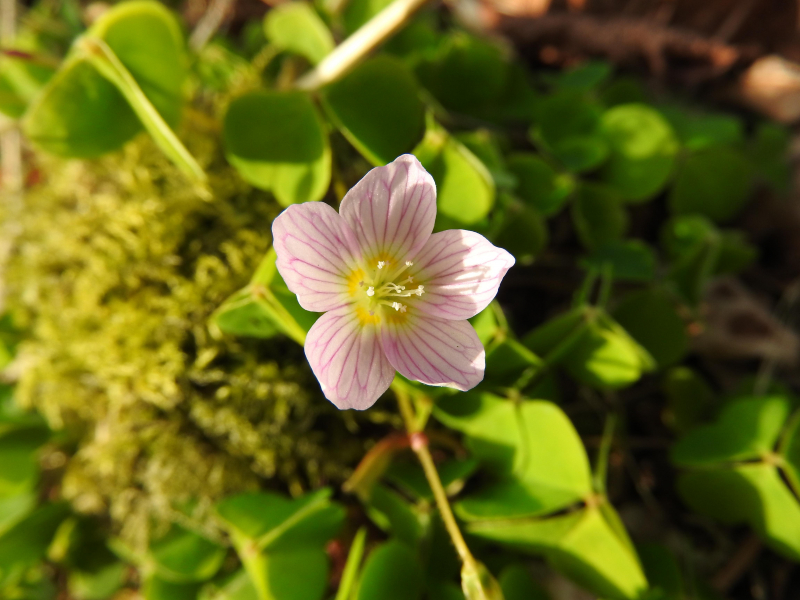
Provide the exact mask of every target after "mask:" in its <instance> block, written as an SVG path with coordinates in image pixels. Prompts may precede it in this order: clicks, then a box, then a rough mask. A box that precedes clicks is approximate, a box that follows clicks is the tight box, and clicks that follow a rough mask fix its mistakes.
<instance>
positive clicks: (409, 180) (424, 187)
mask: <svg viewBox="0 0 800 600" xmlns="http://www.w3.org/2000/svg"><path fill="white" fill-rule="evenodd" d="M339 214H341V215H342V217H343V218H344V219H345V221H347V223H348V224H349V225H350V227H351V228H352V229H353V232H354V233H355V234H356V237H357V238H358V243H359V246H360V247H361V249H362V251H363V253H364V255H365V256H364V258H365V259H366V260H367V261H369V262H371V261H373V260H388V261H406V260H411V259H413V258H414V256H416V254H417V252H419V251H420V249H422V247H423V246H424V245H425V242H427V241H428V238H429V237H430V235H431V232H432V231H433V222H434V221H435V220H436V184H435V183H434V182H433V177H431V176H430V174H429V173H428V172H427V171H426V170H425V169H424V168H423V167H422V165H421V164H420V163H419V161H418V160H417V159H416V158H415V157H414V156H412V155H410V154H404V155H403V156H400V157H398V158H397V159H395V160H394V161H393V162H391V163H389V164H388V165H386V166H385V167H377V168H375V169H372V170H371V171H370V172H369V173H367V174H366V175H365V176H364V178H363V179H362V180H361V181H359V182H358V183H357V184H356V185H355V186H353V188H352V189H351V190H350V191H349V192H347V195H346V196H345V197H344V199H343V200H342V205H341V206H340V207H339Z"/></svg>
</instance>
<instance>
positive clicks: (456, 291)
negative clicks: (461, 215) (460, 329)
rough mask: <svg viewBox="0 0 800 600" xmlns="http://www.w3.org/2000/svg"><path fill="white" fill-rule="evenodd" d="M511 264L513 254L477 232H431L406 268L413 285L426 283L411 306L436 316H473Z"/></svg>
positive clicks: (440, 317) (486, 304) (490, 297)
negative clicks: (423, 245) (410, 264)
mask: <svg viewBox="0 0 800 600" xmlns="http://www.w3.org/2000/svg"><path fill="white" fill-rule="evenodd" d="M512 266H514V257H513V256H511V254H509V253H508V252H506V251H505V250H503V249H502V248H498V247H497V246H495V245H494V244H492V243H491V242H490V241H489V240H487V239H486V238H485V237H483V236H482V235H480V234H479V233H475V232H474V231H465V230H462V229H451V230H448V231H441V232H439V233H434V234H433V235H432V236H431V237H430V239H429V240H428V243H427V244H425V247H424V248H423V249H422V250H421V251H420V253H419V255H418V256H417V258H416V260H415V261H414V266H413V267H412V268H411V269H410V271H409V272H410V273H411V274H412V275H413V277H414V283H415V284H423V285H424V286H425V293H424V294H422V296H421V297H420V298H419V299H416V298H415V299H414V309H415V310H417V309H418V310H420V311H422V312H424V313H426V314H428V315H430V316H432V317H437V318H439V319H448V320H456V321H458V320H462V319H469V318H470V317H474V316H475V315H476V314H478V313H479V312H481V311H482V310H483V309H484V308H486V307H487V306H488V305H489V303H490V302H491V301H492V300H493V299H494V297H495V295H497V288H498V287H499V286H500V282H501V281H502V280H503V277H504V276H505V274H506V272H507V271H508V270H509V269H510V268H511V267H512Z"/></svg>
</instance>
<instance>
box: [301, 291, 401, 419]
mask: <svg viewBox="0 0 800 600" xmlns="http://www.w3.org/2000/svg"><path fill="white" fill-rule="evenodd" d="M305 350H306V358H308V362H309V364H310V365H311V370H312V371H314V375H316V377H317V379H318V380H319V383H320V386H321V387H322V391H323V393H324V394H325V397H326V398H327V399H328V400H330V401H331V402H333V403H334V404H335V405H336V407H337V408H339V409H346V408H355V409H356V410H364V409H367V408H369V407H370V406H372V405H373V404H375V401H376V400H377V399H378V398H379V397H380V396H381V395H382V394H383V393H384V392H385V391H386V390H387V389H389V385H390V384H391V383H392V379H394V368H393V367H392V365H391V364H390V363H389V361H388V360H387V359H386V356H385V355H384V353H383V350H382V349H381V345H380V341H379V339H378V334H377V328H376V326H375V325H373V324H366V325H364V324H362V323H361V321H360V320H359V318H358V316H357V314H356V311H355V308H354V307H352V306H343V307H341V308H337V309H336V310H332V311H330V312H327V313H325V314H324V315H322V316H321V317H320V318H319V319H318V320H317V322H316V323H314V325H313V326H312V327H311V329H310V330H309V332H308V336H307V337H306V346H305Z"/></svg>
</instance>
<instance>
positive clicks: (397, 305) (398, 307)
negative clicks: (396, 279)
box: [392, 302, 406, 313]
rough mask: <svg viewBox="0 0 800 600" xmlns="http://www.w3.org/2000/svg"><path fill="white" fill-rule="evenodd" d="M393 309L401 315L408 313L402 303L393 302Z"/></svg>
mask: <svg viewBox="0 0 800 600" xmlns="http://www.w3.org/2000/svg"><path fill="white" fill-rule="evenodd" d="M392 308H393V309H395V310H396V311H397V312H401V313H404V312H406V305H405V304H401V303H400V302H392Z"/></svg>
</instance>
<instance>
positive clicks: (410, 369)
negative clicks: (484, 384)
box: [380, 313, 486, 391]
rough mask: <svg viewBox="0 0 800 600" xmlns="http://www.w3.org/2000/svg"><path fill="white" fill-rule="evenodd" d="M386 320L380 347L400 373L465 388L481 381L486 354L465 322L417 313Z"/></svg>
mask: <svg viewBox="0 0 800 600" xmlns="http://www.w3.org/2000/svg"><path fill="white" fill-rule="evenodd" d="M403 317H405V318H404V319H403V320H398V319H392V318H389V319H387V320H386V321H385V322H384V323H383V325H382V326H381V330H380V336H381V346H382V347H383V351H384V352H385V353H386V357H387V358H388V359H389V362H390V363H392V366H393V367H394V368H395V369H397V370H398V371H399V372H400V374H401V375H403V376H405V377H407V378H409V379H414V380H416V381H420V382H422V383H427V384H428V385H440V386H442V385H443V386H447V387H452V388H456V389H457V390H461V391H466V390H469V389H472V388H474V387H475V386H476V385H478V384H479V383H480V382H481V381H482V380H483V372H484V370H485V368H486V353H485V352H484V350H483V345H482V344H481V342H480V340H479V339H478V335H477V334H476V333H475V330H474V329H473V328H472V325H470V324H469V323H468V322H467V321H444V320H441V319H434V318H431V317H427V316H424V315H420V314H416V315H415V314H409V313H406V314H404V315H403Z"/></svg>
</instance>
